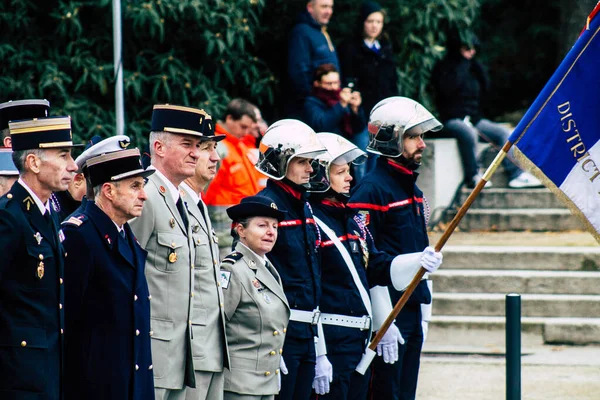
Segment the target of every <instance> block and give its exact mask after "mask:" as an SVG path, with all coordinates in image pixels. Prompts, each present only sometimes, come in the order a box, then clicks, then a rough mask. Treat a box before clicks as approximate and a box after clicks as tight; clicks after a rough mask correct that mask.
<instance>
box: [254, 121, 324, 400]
mask: <svg viewBox="0 0 600 400" xmlns="http://www.w3.org/2000/svg"><path fill="white" fill-rule="evenodd" d="M259 151H260V153H259V161H258V163H257V164H256V168H258V170H259V171H261V172H262V173H264V174H265V175H267V176H268V177H269V180H268V181H267V187H266V188H265V189H264V190H262V191H261V192H259V195H262V196H266V197H269V198H271V199H273V201H274V202H275V204H277V206H278V207H280V208H283V209H285V210H287V214H286V219H285V220H284V221H281V223H280V224H279V240H278V241H277V243H276V244H275V246H274V247H273V250H272V251H271V252H270V254H269V257H270V259H271V260H272V261H273V265H274V266H275V268H276V269H277V272H279V275H280V276H281V280H282V282H283V288H284V291H285V295H286V297H287V300H288V303H289V305H290V307H291V309H292V310H291V316H290V323H289V327H288V329H287V332H286V337H285V344H284V346H283V351H284V357H285V360H286V364H287V367H288V370H289V374H287V375H285V376H283V377H282V382H281V392H280V393H279V398H281V399H286V400H287V399H298V400H302V399H308V398H309V397H310V394H311V387H312V384H313V379H314V377H315V374H316V373H317V374H319V375H322V376H323V379H326V380H330V378H331V364H330V363H329V361H327V356H326V355H325V354H322V353H319V354H317V353H316V349H315V342H314V338H315V337H316V336H317V330H318V321H319V315H320V312H319V311H318V307H319V302H320V300H321V265H320V258H319V253H318V250H317V249H318V246H319V244H320V241H321V240H320V239H321V238H320V232H319V229H318V228H317V227H316V225H315V221H314V219H313V214H312V208H311V206H310V204H309V203H308V202H307V192H306V191H307V189H308V188H311V187H312V188H315V187H317V186H319V184H320V182H312V180H311V175H312V174H313V173H314V172H315V169H314V167H316V165H315V162H314V158H315V157H316V156H318V155H320V154H323V153H325V152H326V151H327V150H326V149H325V147H324V146H323V145H322V144H321V143H320V142H319V139H318V138H317V135H316V133H315V132H314V131H313V130H312V129H311V128H310V127H309V126H308V125H306V124H304V123H302V122H300V121H298V120H292V119H285V120H281V121H277V122H275V123H274V124H273V125H271V126H270V127H269V129H267V132H266V133H265V135H264V136H263V138H262V140H261V143H260V150H259ZM316 164H318V162H317V163H316ZM321 336H322V335H321ZM319 348H321V347H319ZM315 364H316V368H315Z"/></svg>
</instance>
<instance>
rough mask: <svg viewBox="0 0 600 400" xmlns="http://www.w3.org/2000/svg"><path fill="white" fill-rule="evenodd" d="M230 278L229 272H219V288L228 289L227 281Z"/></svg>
mask: <svg viewBox="0 0 600 400" xmlns="http://www.w3.org/2000/svg"><path fill="white" fill-rule="evenodd" d="M230 278H231V271H223V270H222V271H221V288H223V289H227V288H228V287H229V279H230Z"/></svg>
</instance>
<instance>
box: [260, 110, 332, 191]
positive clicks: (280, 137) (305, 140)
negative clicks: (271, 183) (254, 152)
mask: <svg viewBox="0 0 600 400" xmlns="http://www.w3.org/2000/svg"><path fill="white" fill-rule="evenodd" d="M258 151H259V155H258V162H257V163H256V169H258V170H259V171H260V172H262V173H263V174H265V175H267V176H268V177H269V178H272V179H275V180H277V181H279V180H281V179H283V178H284V177H285V175H286V173H287V168H288V165H289V163H290V160H292V159H293V158H294V157H302V158H311V159H316V157H317V156H319V155H321V154H323V153H326V152H327V149H326V148H325V146H323V145H322V144H321V142H319V139H318V138H317V134H316V133H315V131H314V130H312V128H310V127H309V126H308V125H306V124H305V123H304V122H301V121H298V120H296V119H282V120H280V121H277V122H275V123H274V124H273V125H271V126H270V127H269V129H267V131H266V132H265V135H264V136H263V137H262V139H261V141H260V145H259V148H258ZM316 164H318V161H317V162H315V163H313V169H315V166H316ZM317 170H318V168H317ZM315 172H316V170H315ZM313 174H314V173H313Z"/></svg>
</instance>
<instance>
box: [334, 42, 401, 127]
mask: <svg viewBox="0 0 600 400" xmlns="http://www.w3.org/2000/svg"><path fill="white" fill-rule="evenodd" d="M380 44H381V49H379V52H378V53H376V52H375V51H373V50H371V49H369V48H368V47H367V45H366V44H365V42H364V40H363V39H362V38H354V39H352V40H349V41H346V42H344V43H343V44H342V45H341V46H340V47H339V49H338V54H339V58H340V65H341V67H342V73H343V80H344V84H347V83H348V81H349V80H354V82H355V90H357V91H359V92H360V94H361V96H362V99H363V102H362V108H363V110H365V113H366V114H367V115H369V114H370V113H371V110H372V109H373V106H374V105H375V104H377V103H378V102H379V101H381V100H383V99H385V98H387V97H390V96H397V95H398V86H397V85H398V72H397V71H396V61H395V58H394V55H393V53H392V47H391V45H390V44H389V43H388V42H387V41H385V40H383V39H382V40H380Z"/></svg>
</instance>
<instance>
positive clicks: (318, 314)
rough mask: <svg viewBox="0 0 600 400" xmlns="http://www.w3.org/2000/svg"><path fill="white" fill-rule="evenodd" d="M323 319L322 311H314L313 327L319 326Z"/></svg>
mask: <svg viewBox="0 0 600 400" xmlns="http://www.w3.org/2000/svg"><path fill="white" fill-rule="evenodd" d="M320 319H321V311H319V310H313V315H312V322H311V325H317V324H318V323H319V320H320Z"/></svg>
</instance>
